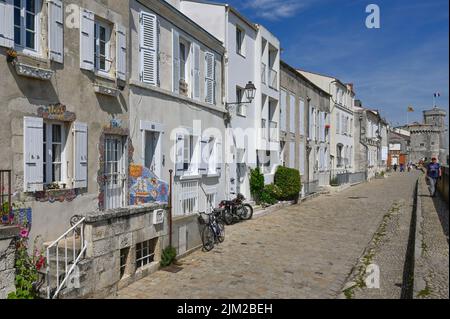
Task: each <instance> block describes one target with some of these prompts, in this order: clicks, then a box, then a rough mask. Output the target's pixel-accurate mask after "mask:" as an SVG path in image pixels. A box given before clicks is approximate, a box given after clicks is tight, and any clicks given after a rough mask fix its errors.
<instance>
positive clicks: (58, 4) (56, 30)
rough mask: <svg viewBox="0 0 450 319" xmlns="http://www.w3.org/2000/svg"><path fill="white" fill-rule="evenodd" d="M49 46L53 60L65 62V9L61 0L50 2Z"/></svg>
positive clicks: (50, 56)
mask: <svg viewBox="0 0 450 319" xmlns="http://www.w3.org/2000/svg"><path fill="white" fill-rule="evenodd" d="M48 10H49V11H48V33H49V35H48V48H49V58H50V60H52V61H55V62H58V63H63V62H64V11H63V3H62V1H61V0H51V1H49V2H48Z"/></svg>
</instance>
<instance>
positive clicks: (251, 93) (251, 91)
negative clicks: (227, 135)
mask: <svg viewBox="0 0 450 319" xmlns="http://www.w3.org/2000/svg"><path fill="white" fill-rule="evenodd" d="M255 95H256V86H255V85H254V84H253V83H252V81H250V82H248V83H247V85H246V86H245V96H246V98H247V102H242V101H239V102H234V103H225V109H226V110H227V111H228V112H231V111H232V109H233V107H234V106H237V105H242V104H246V103H252V102H253V100H254V99H255Z"/></svg>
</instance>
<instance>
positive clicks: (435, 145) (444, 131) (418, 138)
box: [409, 107, 448, 164]
mask: <svg viewBox="0 0 450 319" xmlns="http://www.w3.org/2000/svg"><path fill="white" fill-rule="evenodd" d="M423 117H424V123H423V124H420V123H414V124H412V125H409V131H410V132H411V154H410V159H411V161H412V162H414V163H418V162H419V161H420V160H421V159H423V158H427V159H428V160H430V159H431V158H432V157H437V158H438V160H439V162H440V163H442V164H448V128H447V126H446V124H445V119H446V117H447V112H446V111H445V110H443V109H439V108H436V107H435V108H433V109H431V110H427V111H424V112H423Z"/></svg>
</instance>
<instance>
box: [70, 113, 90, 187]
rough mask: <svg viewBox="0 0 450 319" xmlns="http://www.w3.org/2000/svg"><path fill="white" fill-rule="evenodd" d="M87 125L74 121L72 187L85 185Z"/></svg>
mask: <svg viewBox="0 0 450 319" xmlns="http://www.w3.org/2000/svg"><path fill="white" fill-rule="evenodd" d="M87 134H88V125H87V124H86V123H79V122H75V123H74V138H75V141H74V154H75V160H74V179H73V187H74V188H86V187H87V176H88V175H87V169H88V139H87Z"/></svg>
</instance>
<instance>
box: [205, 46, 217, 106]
mask: <svg viewBox="0 0 450 319" xmlns="http://www.w3.org/2000/svg"><path fill="white" fill-rule="evenodd" d="M215 68H216V61H215V57H214V54H213V53H211V52H206V53H205V102H206V103H209V104H214V103H215V86H216V83H215V79H216V70H215Z"/></svg>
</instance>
